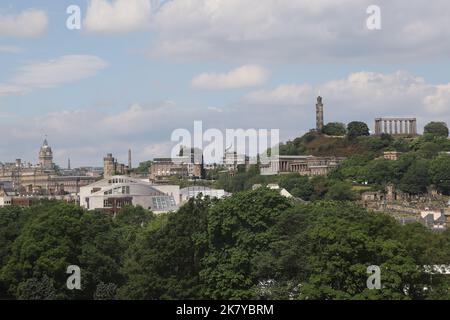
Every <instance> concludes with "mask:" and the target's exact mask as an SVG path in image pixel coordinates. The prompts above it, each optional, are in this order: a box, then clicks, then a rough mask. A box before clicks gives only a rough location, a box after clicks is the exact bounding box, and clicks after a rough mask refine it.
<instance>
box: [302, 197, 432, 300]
mask: <svg viewBox="0 0 450 320" xmlns="http://www.w3.org/2000/svg"><path fill="white" fill-rule="evenodd" d="M308 207H309V208H308V211H310V212H313V213H314V215H311V216H310V217H314V218H313V219H312V221H311V222H310V223H309V225H308V226H307V229H306V231H305V239H304V240H303V242H304V243H307V244H309V245H308V249H307V252H308V258H307V261H308V262H307V265H308V268H307V269H306V270H307V273H306V277H304V279H303V280H302V282H301V285H300V290H299V295H298V298H299V299H308V300H314V299H327V300H329V299H413V298H419V299H420V298H423V296H424V295H423V288H424V286H426V285H429V281H428V282H427V281H426V280H428V279H424V278H423V276H422V275H423V273H422V271H421V270H420V268H417V265H418V264H417V261H415V260H414V258H413V257H412V256H411V255H410V253H409V251H408V250H407V248H406V247H405V245H404V244H403V243H402V242H401V241H400V240H399V239H398V234H399V233H400V230H401V226H400V225H399V224H398V223H397V222H396V221H395V220H394V219H393V218H391V217H389V216H387V215H384V214H379V213H374V212H367V211H366V210H364V209H362V208H361V207H359V206H357V205H355V204H352V203H342V202H341V203H334V202H325V203H315V204H312V205H309V206H308ZM371 265H376V266H379V267H380V269H381V275H382V286H383V287H382V289H381V290H369V289H368V288H367V286H366V280H367V277H368V275H367V267H368V266H371Z"/></svg>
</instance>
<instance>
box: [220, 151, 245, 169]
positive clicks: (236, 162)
mask: <svg viewBox="0 0 450 320" xmlns="http://www.w3.org/2000/svg"><path fill="white" fill-rule="evenodd" d="M249 162H250V161H249V157H248V156H246V155H243V154H238V153H237V152H236V151H225V154H224V156H223V163H222V164H221V165H222V166H223V167H224V168H225V169H226V170H228V171H237V170H238V166H240V165H242V166H245V168H246V169H247V168H248V166H249Z"/></svg>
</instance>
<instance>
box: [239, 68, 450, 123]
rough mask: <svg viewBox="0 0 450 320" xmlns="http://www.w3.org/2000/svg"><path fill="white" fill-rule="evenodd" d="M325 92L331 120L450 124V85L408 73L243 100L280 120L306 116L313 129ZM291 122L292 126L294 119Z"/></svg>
mask: <svg viewBox="0 0 450 320" xmlns="http://www.w3.org/2000/svg"><path fill="white" fill-rule="evenodd" d="M319 92H320V95H322V96H323V97H324V102H325V110H326V112H325V118H326V119H325V120H326V121H342V122H349V121H351V120H363V121H366V122H367V123H368V124H369V125H372V122H373V119H374V118H376V117H383V116H399V117H401V116H405V117H411V116H413V117H417V118H419V120H420V122H421V123H420V124H421V125H424V124H426V122H427V121H431V120H436V119H441V120H443V121H447V122H448V123H449V124H450V116H449V111H450V83H449V84H442V85H435V84H430V83H427V82H426V81H425V79H423V78H421V77H416V76H413V75H411V74H409V73H407V72H403V71H397V72H394V73H390V74H382V73H375V72H366V71H362V72H355V73H351V74H350V75H348V76H347V77H346V78H343V79H337V80H332V81H329V82H326V83H323V84H319V85H315V86H311V85H309V84H297V85H295V84H290V85H279V86H278V87H276V88H273V89H265V90H258V91H253V92H250V93H248V94H247V95H245V96H244V97H243V99H242V103H243V104H247V105H248V106H251V107H252V109H253V112H255V111H254V110H255V106H264V107H265V108H260V109H258V110H259V111H260V112H265V111H264V110H273V112H275V113H276V114H277V115H278V117H280V116H281V115H283V114H284V113H290V114H292V113H293V112H295V113H296V112H300V114H299V118H298V120H300V118H302V120H304V118H305V117H306V118H307V119H308V123H310V124H313V121H314V119H313V116H314V106H315V99H316V97H317V95H318V94H319ZM286 107H288V108H286ZM259 111H258V112H259ZM286 121H287V122H286V123H289V121H290V120H289V119H286ZM300 123H301V122H300ZM288 127H289V125H286V128H288ZM311 127H312V125H311Z"/></svg>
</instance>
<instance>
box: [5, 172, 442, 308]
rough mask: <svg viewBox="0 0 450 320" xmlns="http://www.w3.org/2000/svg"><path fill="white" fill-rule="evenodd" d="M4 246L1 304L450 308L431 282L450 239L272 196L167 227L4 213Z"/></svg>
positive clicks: (253, 196) (119, 219)
mask: <svg viewBox="0 0 450 320" xmlns="http://www.w3.org/2000/svg"><path fill="white" fill-rule="evenodd" d="M286 183H289V184H290V183H291V184H293V188H294V189H297V188H299V187H300V185H301V181H295V180H293V181H288V182H286ZM318 185H319V183H317V186H313V187H312V189H314V188H318ZM330 189H331V190H333V191H332V193H331V194H330V195H329V196H327V198H329V199H332V198H336V199H339V200H346V198H348V195H346V193H345V192H342V190H345V189H346V186H343V185H341V186H336V187H335V188H333V187H330ZM302 192H304V190H303V191H302ZM308 192H309V191H308ZM314 192H316V191H312V193H314ZM330 192H331V191H330ZM0 239H1V241H2V246H1V251H0V263H1V264H0V295H1V298H9V299H103V300H104V299H216V298H220V299H268V298H270V299H428V298H439V299H449V298H450V293H449V292H448V279H447V278H446V276H438V275H433V277H431V276H430V275H429V274H426V273H424V272H423V266H424V265H433V264H444V263H446V262H447V261H449V258H450V232H449V231H446V232H443V233H440V234H436V233H432V232H430V231H428V230H427V229H426V228H425V227H423V226H421V225H420V224H411V225H406V226H401V225H400V224H398V223H397V222H396V221H395V220H394V219H393V218H391V217H389V216H387V215H385V214H381V213H374V212H370V211H367V210H366V209H363V208H361V207H359V206H358V205H356V204H354V203H353V202H346V201H334V200H324V201H315V202H312V203H310V204H301V203H298V202H291V201H290V200H288V199H287V198H284V197H282V196H280V195H279V194H278V193H277V192H276V191H272V190H269V189H266V188H259V189H257V190H255V191H246V192H241V193H236V194H235V195H233V196H232V197H230V198H227V199H225V200H220V201H218V200H210V199H208V198H206V199H203V200H202V199H199V198H198V199H192V200H190V201H189V202H188V203H186V204H185V205H184V206H183V207H182V208H181V209H180V210H179V211H178V212H176V213H169V214H165V215H159V216H154V215H153V214H151V213H150V212H148V211H147V210H144V209H143V208H140V207H137V208H133V207H126V208H124V209H122V211H121V212H120V213H119V214H118V215H117V216H116V217H115V218H113V217H111V216H108V215H105V214H103V213H100V212H86V211H84V210H82V209H80V208H79V207H77V206H73V205H67V204H64V203H59V202H49V203H45V204H41V205H38V206H35V207H31V208H26V209H22V208H17V207H9V208H1V209H0ZM69 265H78V266H80V268H81V279H82V288H81V290H74V291H71V290H68V289H67V288H66V279H67V277H68V274H66V268H67V266H69ZM370 265H378V266H379V267H380V268H381V282H382V286H383V287H382V289H381V290H369V289H367V287H366V280H367V277H368V274H367V267H368V266H370ZM424 288H427V290H424Z"/></svg>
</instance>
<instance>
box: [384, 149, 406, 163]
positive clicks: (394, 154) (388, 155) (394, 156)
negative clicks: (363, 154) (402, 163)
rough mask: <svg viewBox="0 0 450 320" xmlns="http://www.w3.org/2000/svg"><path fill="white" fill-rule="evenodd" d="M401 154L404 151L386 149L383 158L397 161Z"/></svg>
mask: <svg viewBox="0 0 450 320" xmlns="http://www.w3.org/2000/svg"><path fill="white" fill-rule="evenodd" d="M401 155H402V153H401V152H398V151H384V152H383V158H384V159H386V160H392V161H397V160H398V158H399V157H400V156H401Z"/></svg>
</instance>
